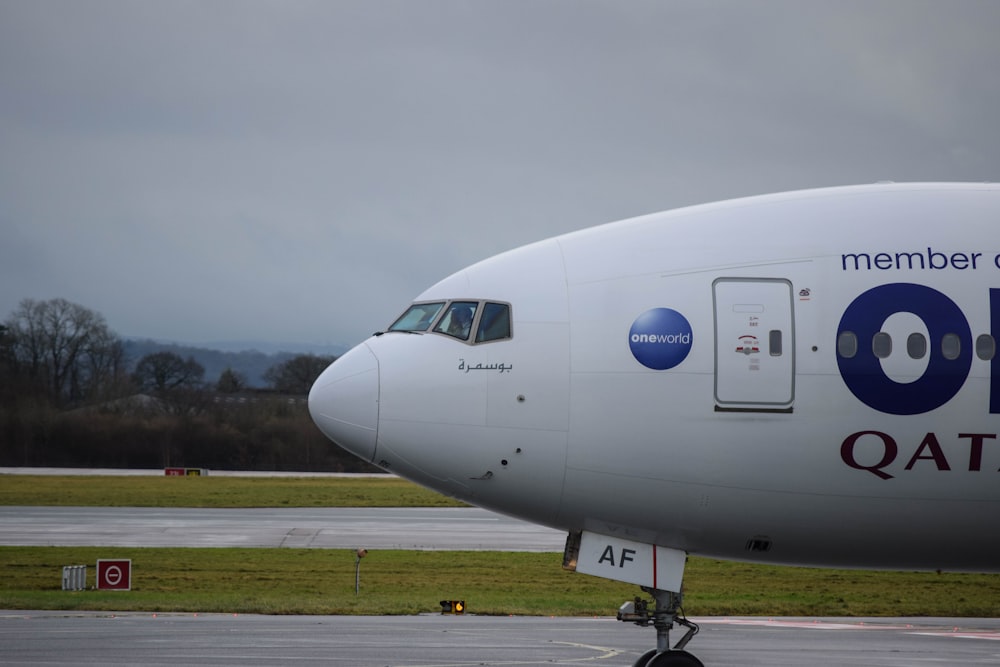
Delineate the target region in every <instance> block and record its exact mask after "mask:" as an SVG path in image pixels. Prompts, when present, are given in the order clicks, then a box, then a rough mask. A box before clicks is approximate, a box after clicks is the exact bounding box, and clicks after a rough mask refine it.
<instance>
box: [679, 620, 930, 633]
mask: <svg viewBox="0 0 1000 667" xmlns="http://www.w3.org/2000/svg"><path fill="white" fill-rule="evenodd" d="M693 620H694V621H695V622H696V623H699V624H713V623H714V624H718V625H756V626H766V627H771V628H801V629H808V630H910V629H912V628H913V626H912V625H883V624H879V623H865V622H858V623H831V622H830V621H788V620H783V619H782V620H775V619H773V618H760V619H746V618H718V619H717V618H697V619H693Z"/></svg>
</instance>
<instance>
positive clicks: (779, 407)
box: [712, 278, 795, 412]
mask: <svg viewBox="0 0 1000 667" xmlns="http://www.w3.org/2000/svg"><path fill="white" fill-rule="evenodd" d="M712 291H713V300H714V303H715V409H716V410H717V411H740V412H743V411H761V412H791V410H792V401H793V398H794V396H795V333H794V331H795V330H794V319H793V316H792V308H793V303H794V302H793V300H792V284H791V282H790V281H788V280H784V279H781V278H719V279H717V280H716V281H715V282H714V283H713V284H712Z"/></svg>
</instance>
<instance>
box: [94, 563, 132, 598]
mask: <svg viewBox="0 0 1000 667" xmlns="http://www.w3.org/2000/svg"><path fill="white" fill-rule="evenodd" d="M97 590H99V591H130V590H132V559H131V558H123V559H117V560H104V559H98V560H97Z"/></svg>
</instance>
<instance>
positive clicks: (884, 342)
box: [872, 331, 892, 359]
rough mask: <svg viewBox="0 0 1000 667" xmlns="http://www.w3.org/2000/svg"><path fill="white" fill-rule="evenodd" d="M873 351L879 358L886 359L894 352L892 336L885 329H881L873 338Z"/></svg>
mask: <svg viewBox="0 0 1000 667" xmlns="http://www.w3.org/2000/svg"><path fill="white" fill-rule="evenodd" d="M872 352H873V353H874V354H875V356H876V357H877V358H879V359H885V358H887V357H888V356H889V355H890V354H892V336H890V335H889V334H887V333H886V332H884V331H879V332H878V333H877V334H875V336H874V337H873V338H872Z"/></svg>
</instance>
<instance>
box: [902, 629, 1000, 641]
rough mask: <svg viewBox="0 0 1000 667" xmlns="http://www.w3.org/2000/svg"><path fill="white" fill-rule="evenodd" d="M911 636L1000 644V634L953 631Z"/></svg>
mask: <svg viewBox="0 0 1000 667" xmlns="http://www.w3.org/2000/svg"><path fill="white" fill-rule="evenodd" d="M909 634H911V635H926V636H928V637H956V638H958V639H990V640H993V641H997V642H1000V632H975V631H965V630H952V631H951V632H947V631H941V632H911V633H909Z"/></svg>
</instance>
